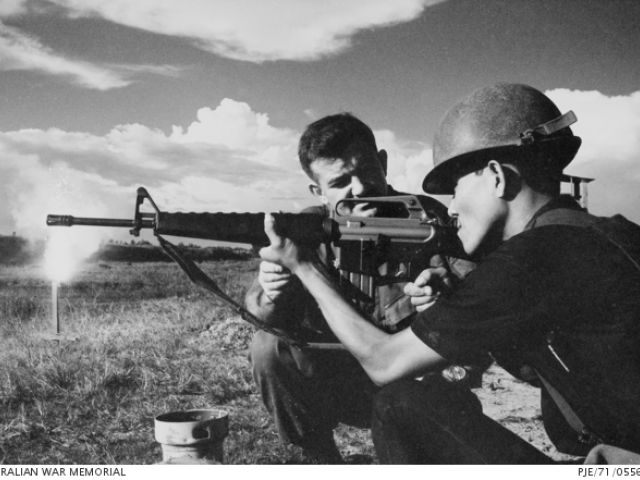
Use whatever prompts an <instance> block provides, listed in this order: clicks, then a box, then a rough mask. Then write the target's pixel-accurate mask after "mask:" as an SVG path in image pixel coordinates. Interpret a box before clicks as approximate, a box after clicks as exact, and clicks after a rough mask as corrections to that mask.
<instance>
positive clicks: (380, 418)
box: [372, 376, 553, 464]
mask: <svg viewBox="0 0 640 480" xmlns="http://www.w3.org/2000/svg"><path fill="white" fill-rule="evenodd" d="M372 434H373V443H374V445H375V448H376V453H377V455H378V459H379V461H380V463H388V464H539V463H553V461H552V459H551V458H549V457H547V456H546V455H544V454H543V453H542V452H540V451H539V450H537V449H536V448H535V447H533V446H532V445H531V444H529V443H528V442H526V441H524V440H523V439H521V438H520V437H519V436H517V435H516V434H514V433H512V432H511V431H509V430H508V429H506V428H504V427H502V426H500V425H499V424H498V423H497V422H495V421H493V420H491V419H490V418H489V417H487V416H485V415H484V414H483V413H482V405H481V403H480V401H479V400H478V398H477V397H476V396H475V395H474V394H473V392H471V391H470V390H469V389H467V388H464V387H462V388H461V387H459V386H457V385H455V384H451V383H449V382H446V381H445V380H443V379H441V378H440V377H439V376H431V377H428V378H427V379H426V380H425V381H415V380H400V381H397V382H394V383H391V384H389V385H387V386H385V387H383V388H382V390H380V392H379V393H378V394H377V395H376V397H375V399H374V404H373V421H372Z"/></svg>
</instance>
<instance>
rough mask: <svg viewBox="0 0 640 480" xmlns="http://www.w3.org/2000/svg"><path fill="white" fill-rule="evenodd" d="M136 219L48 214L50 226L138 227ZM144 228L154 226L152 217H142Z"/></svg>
mask: <svg viewBox="0 0 640 480" xmlns="http://www.w3.org/2000/svg"><path fill="white" fill-rule="evenodd" d="M136 223H137V222H136V221H135V220H129V219H120V218H97V217H74V216H72V215H47V225H48V226H50V227H55V226H62V227H72V226H74V225H89V226H93V227H126V228H134V227H136V226H137V225H136ZM141 227H142V228H153V220H152V219H146V218H145V219H142V221H141Z"/></svg>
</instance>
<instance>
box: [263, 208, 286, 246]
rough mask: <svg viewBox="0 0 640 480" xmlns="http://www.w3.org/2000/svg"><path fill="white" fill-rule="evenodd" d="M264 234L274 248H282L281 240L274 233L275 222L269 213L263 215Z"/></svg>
mask: <svg viewBox="0 0 640 480" xmlns="http://www.w3.org/2000/svg"><path fill="white" fill-rule="evenodd" d="M264 233H266V234H267V238H269V241H270V242H271V245H273V246H274V247H282V244H283V242H284V240H283V238H282V237H280V236H279V235H278V234H277V233H276V221H275V219H274V218H273V215H271V214H270V213H265V214H264Z"/></svg>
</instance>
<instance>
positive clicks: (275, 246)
mask: <svg viewBox="0 0 640 480" xmlns="http://www.w3.org/2000/svg"><path fill="white" fill-rule="evenodd" d="M264 231H265V233H266V234H267V237H268V238H269V241H270V242H271V245H269V246H268V247H263V248H261V249H260V251H259V252H258V253H259V255H260V258H262V259H263V260H266V261H268V262H271V263H277V264H278V265H282V266H283V267H285V268H286V269H287V270H288V271H290V272H292V273H294V274H295V271H296V267H298V266H300V264H301V263H303V262H306V261H311V260H313V259H314V257H317V254H316V252H315V250H313V249H311V248H310V247H307V246H304V245H296V244H295V243H294V242H293V241H292V240H290V239H289V238H286V237H281V236H279V235H278V234H277V233H276V230H275V220H274V218H273V215H271V214H268V213H267V214H265V216H264Z"/></svg>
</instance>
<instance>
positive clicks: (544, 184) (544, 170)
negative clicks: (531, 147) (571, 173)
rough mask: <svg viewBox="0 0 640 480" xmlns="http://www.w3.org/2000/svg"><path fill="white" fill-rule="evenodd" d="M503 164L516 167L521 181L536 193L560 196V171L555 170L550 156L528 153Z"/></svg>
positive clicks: (555, 167)
mask: <svg viewBox="0 0 640 480" xmlns="http://www.w3.org/2000/svg"><path fill="white" fill-rule="evenodd" d="M504 163H507V164H511V165H513V166H514V167H516V168H517V169H518V171H519V172H520V176H521V177H522V180H523V181H524V182H525V183H526V184H527V185H529V187H531V188H532V189H533V190H535V191H536V192H538V193H544V194H546V195H551V196H554V197H555V196H558V195H559V194H560V179H561V177H562V170H560V169H558V168H557V166H556V163H555V162H554V160H553V158H552V156H551V155H549V154H541V153H540V152H528V154H523V155H521V156H517V157H515V158H511V159H510V160H509V161H505V162H504Z"/></svg>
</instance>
